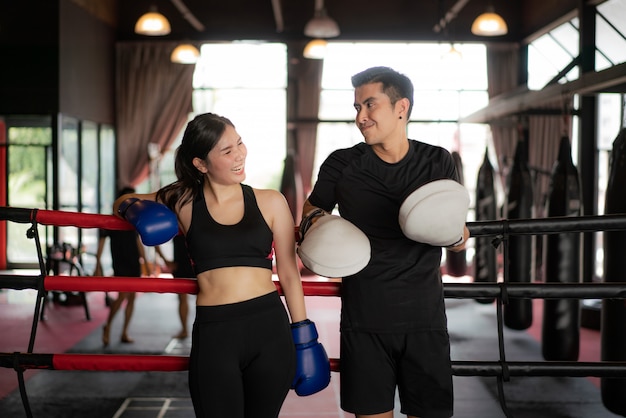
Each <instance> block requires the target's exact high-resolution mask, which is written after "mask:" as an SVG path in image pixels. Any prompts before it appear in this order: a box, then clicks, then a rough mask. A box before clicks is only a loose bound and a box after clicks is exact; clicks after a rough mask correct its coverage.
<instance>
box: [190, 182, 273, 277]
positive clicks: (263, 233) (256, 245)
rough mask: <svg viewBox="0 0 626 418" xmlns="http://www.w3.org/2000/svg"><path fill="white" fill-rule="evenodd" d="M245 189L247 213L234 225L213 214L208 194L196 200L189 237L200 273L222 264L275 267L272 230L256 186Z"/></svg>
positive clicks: (194, 260) (191, 249)
mask: <svg viewBox="0 0 626 418" xmlns="http://www.w3.org/2000/svg"><path fill="white" fill-rule="evenodd" d="M241 188H242V191H243V200H244V214H243V218H242V219H241V221H239V222H238V223H236V224H234V225H222V224H220V223H217V222H216V221H215V220H214V219H213V217H211V214H210V213H209V211H208V210H207V207H206V202H205V200H204V193H201V194H200V195H199V196H198V197H197V198H196V199H195V200H194V202H193V209H192V215H191V225H190V226H189V230H188V231H187V235H186V240H187V247H188V249H189V255H190V257H191V259H192V260H193V264H194V271H195V273H196V274H200V273H202V272H203V271H207V270H213V269H216V268H220V267H233V266H248V267H262V268H267V269H271V268H272V259H273V256H274V252H273V247H272V244H273V239H274V237H273V234H272V230H271V229H270V227H269V226H268V225H267V223H266V222H265V219H264V218H263V215H262V214H261V211H260V210H259V206H258V205H257V202H256V197H255V196H254V191H253V190H252V188H251V187H250V186H248V185H245V184H242V185H241Z"/></svg>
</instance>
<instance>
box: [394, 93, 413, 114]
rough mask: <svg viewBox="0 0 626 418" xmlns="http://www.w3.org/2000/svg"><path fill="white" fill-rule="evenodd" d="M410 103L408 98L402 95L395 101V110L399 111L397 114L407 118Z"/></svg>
mask: <svg viewBox="0 0 626 418" xmlns="http://www.w3.org/2000/svg"><path fill="white" fill-rule="evenodd" d="M410 104H411V103H410V102H409V99H407V98H406V97H403V98H402V99H400V100H398V101H397V102H396V110H397V111H398V112H399V113H400V115H399V116H402V119H407V114H408V112H409V106H410Z"/></svg>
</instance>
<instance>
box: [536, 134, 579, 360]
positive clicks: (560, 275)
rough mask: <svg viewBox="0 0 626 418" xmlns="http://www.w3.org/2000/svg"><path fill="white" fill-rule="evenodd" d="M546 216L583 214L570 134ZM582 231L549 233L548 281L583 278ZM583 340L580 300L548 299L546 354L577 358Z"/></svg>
mask: <svg viewBox="0 0 626 418" xmlns="http://www.w3.org/2000/svg"><path fill="white" fill-rule="evenodd" d="M546 205H547V216H548V217H553V216H581V192H580V180H579V177H578V170H577V169H576V167H575V166H574V163H573V162H572V154H571V146H570V142H569V138H568V137H563V138H561V143H560V146H559V156H558V159H557V161H556V163H555V165H554V168H553V170H552V175H551V177H550V189H549V192H548V200H547V203H546ZM581 250H582V247H581V237H580V233H577V232H568V233H561V234H550V235H547V237H546V248H545V255H546V257H545V261H544V265H545V280H546V282H547V283H580V282H581V271H582V270H581V266H580V263H581ZM579 340H580V301H579V300H578V299H546V300H545V301H544V305H543V324H542V329H541V343H542V352H543V358H544V359H546V360H555V361H577V360H578V354H579Z"/></svg>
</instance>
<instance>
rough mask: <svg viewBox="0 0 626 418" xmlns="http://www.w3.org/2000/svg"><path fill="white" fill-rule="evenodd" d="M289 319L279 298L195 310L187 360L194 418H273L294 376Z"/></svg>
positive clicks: (270, 295) (267, 297)
mask: <svg viewBox="0 0 626 418" xmlns="http://www.w3.org/2000/svg"><path fill="white" fill-rule="evenodd" d="M295 358H296V357H295V348H294V345H293V340H292V337H291V331H290V328H289V319H288V317H287V312H286V311H285V307H284V305H283V303H282V301H281V300H280V297H279V295H278V292H272V293H270V294H268V295H265V296H261V297H258V298H254V299H251V300H248V301H245V302H239V303H233V304H228V305H220V306H197V307H196V319H195V322H194V325H193V334H192V345H191V354H190V356H189V392H190V393H191V399H192V401H193V407H194V410H195V413H196V417H211V418H221V417H223V418H244V417H255V418H275V417H278V414H279V412H280V408H281V406H282V404H283V402H284V400H285V397H286V396H287V393H288V392H289V389H290V387H291V382H292V380H293V377H294V374H295V364H296V363H295Z"/></svg>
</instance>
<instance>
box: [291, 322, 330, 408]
mask: <svg viewBox="0 0 626 418" xmlns="http://www.w3.org/2000/svg"><path fill="white" fill-rule="evenodd" d="M291 335H292V336H293V342H294V344H295V345H296V375H295V377H294V379H293V383H292V384H291V388H292V389H295V391H296V394H297V395H298V396H308V395H313V394H314V393H317V392H319V391H320V390H322V389H324V388H325V387H326V386H328V384H329V383H330V362H329V361H328V355H327V354H326V350H324V346H323V345H322V344H320V343H319V342H318V341H317V338H318V335H317V329H316V328H315V324H314V323H313V322H311V321H310V320H308V319H305V320H304V321H300V322H296V323H294V324H291Z"/></svg>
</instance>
